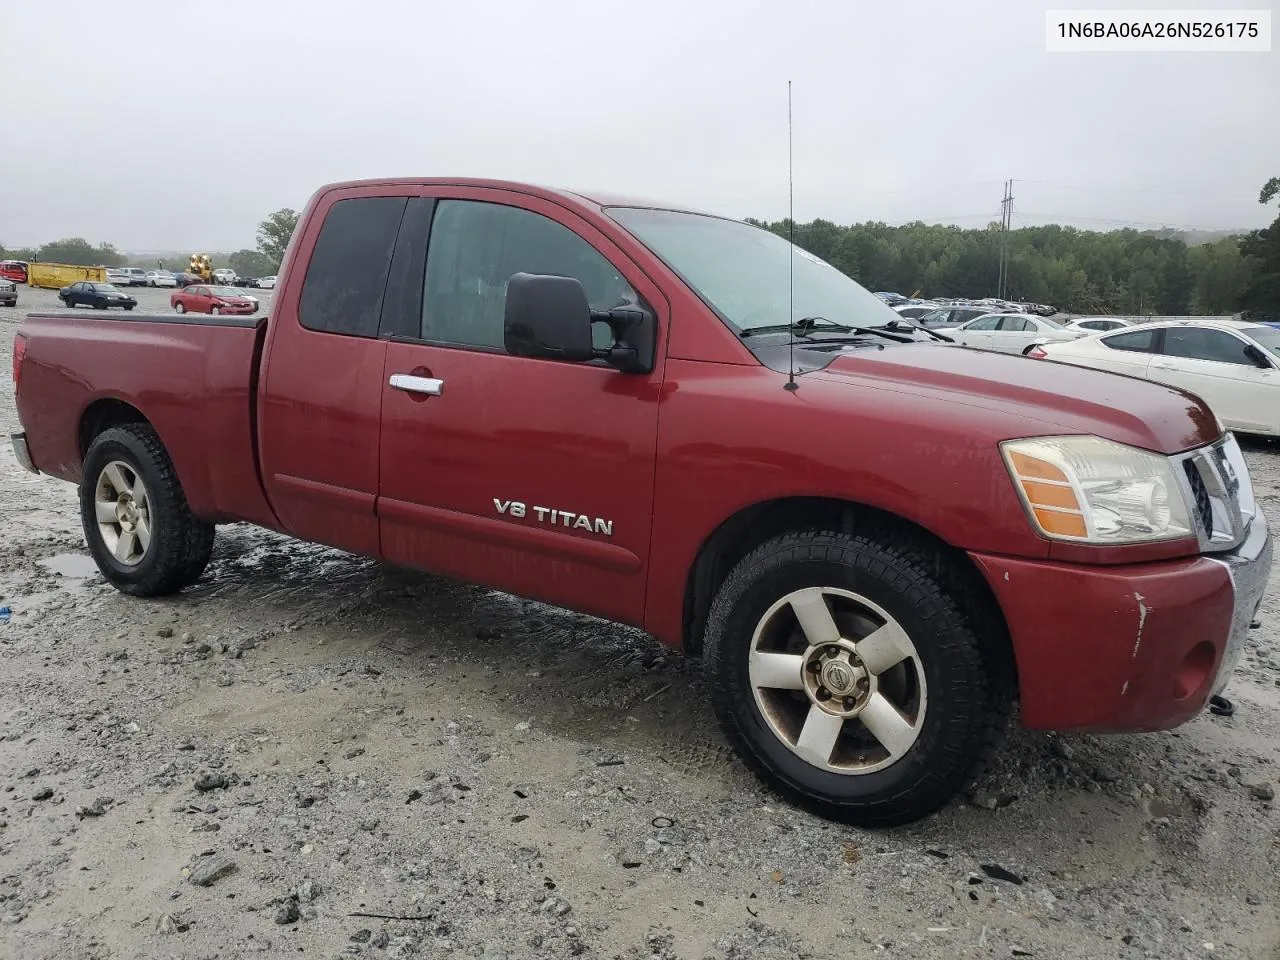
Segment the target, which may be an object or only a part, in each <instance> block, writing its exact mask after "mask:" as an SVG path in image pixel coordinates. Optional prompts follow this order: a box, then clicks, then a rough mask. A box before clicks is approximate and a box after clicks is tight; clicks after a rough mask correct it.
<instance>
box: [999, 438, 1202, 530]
mask: <svg viewBox="0 0 1280 960" xmlns="http://www.w3.org/2000/svg"><path fill="white" fill-rule="evenodd" d="M1000 449H1001V452H1003V454H1004V459H1005V463H1006V465H1007V466H1008V467H1009V473H1010V474H1011V475H1012V477H1013V482H1014V486H1015V487H1017V489H1018V494H1019V496H1020V497H1021V498H1022V502H1023V503H1024V504H1025V505H1026V507H1027V512H1028V514H1029V515H1030V516H1031V519H1032V522H1033V523H1034V524H1035V525H1036V528H1037V529H1038V530H1039V531H1040V533H1042V534H1044V535H1045V536H1046V537H1050V538H1052V539H1054V540H1074V541H1082V542H1086V543H1098V544H1111V543H1144V542H1148V541H1152V540H1172V539H1176V538H1178V537H1187V536H1191V535H1192V526H1191V518H1190V515H1189V512H1188V509H1187V504H1186V502H1185V501H1184V499H1183V497H1182V493H1181V492H1180V489H1179V487H1178V483H1177V480H1176V479H1175V477H1174V473H1173V465H1172V463H1171V462H1170V461H1169V459H1168V458H1167V457H1162V456H1160V455H1159V454H1155V453H1150V452H1148V451H1146V450H1139V449H1137V448H1136V447H1130V446H1126V445H1125V444H1123V443H1115V442H1114V441H1111V440H1104V439H1102V438H1101V437H1083V436H1077V437H1037V438H1035V439H1031V440H1007V441H1005V442H1004V443H1002V444H1001V445H1000Z"/></svg>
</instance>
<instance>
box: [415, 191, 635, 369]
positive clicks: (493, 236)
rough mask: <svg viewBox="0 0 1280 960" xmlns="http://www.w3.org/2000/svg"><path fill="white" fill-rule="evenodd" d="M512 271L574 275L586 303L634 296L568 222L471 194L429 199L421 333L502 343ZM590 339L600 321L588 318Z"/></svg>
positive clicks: (603, 335)
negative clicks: (430, 213) (432, 215)
mask: <svg viewBox="0 0 1280 960" xmlns="http://www.w3.org/2000/svg"><path fill="white" fill-rule="evenodd" d="M516 273H536V274H550V275H553V276H559V277H573V278H574V279H576V280H579V281H581V283H582V286H583V289H584V290H585V291H586V294H587V300H588V302H589V303H590V304H591V306H592V308H593V309H596V310H608V309H610V308H611V307H617V306H622V305H624V304H634V303H638V302H639V297H638V296H637V295H636V292H635V291H634V290H633V289H632V288H631V285H630V284H629V283H627V281H626V280H625V279H623V277H622V275H621V274H620V273H619V272H618V271H617V270H616V269H615V268H614V266H613V264H611V263H610V262H609V261H608V260H606V259H605V258H604V256H603V255H601V253H600V252H599V251H598V250H596V249H595V248H594V247H593V246H591V244H589V243H587V241H586V240H584V239H582V237H580V236H578V235H577V234H576V233H574V232H573V231H572V230H570V229H569V228H568V227H566V226H564V225H563V224H560V223H557V222H556V221H554V220H552V219H550V218H548V217H544V216H543V215H542V214H539V213H533V212H532V211H529V210H522V209H520V208H519V207H511V206H506V205H505V204H499V203H488V202H483V201H475V200H441V201H440V202H439V203H438V204H437V205H436V212H435V219H434V220H433V222H432V226H431V242H430V245H429V246H428V248H427V273H426V290H425V293H424V295H423V301H422V333H421V336H422V339H423V340H429V341H434V342H440V343H449V344H457V345H459V346H468V347H480V348H486V349H490V350H503V349H504V347H503V321H504V316H505V312H506V298H507V281H508V280H510V279H511V277H512V275H513V274H516ZM592 333H593V336H594V337H595V340H596V346H598V347H606V346H608V345H609V343H608V328H607V325H605V324H593V331H592Z"/></svg>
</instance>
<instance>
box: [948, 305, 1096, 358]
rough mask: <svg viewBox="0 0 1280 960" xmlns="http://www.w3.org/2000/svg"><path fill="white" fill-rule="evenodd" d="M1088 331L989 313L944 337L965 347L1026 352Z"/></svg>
mask: <svg viewBox="0 0 1280 960" xmlns="http://www.w3.org/2000/svg"><path fill="white" fill-rule="evenodd" d="M1088 333H1089V331H1088V330H1072V329H1069V328H1067V327H1064V326H1063V325H1062V324H1060V323H1058V321H1056V320H1050V319H1048V318H1047V317H1037V316H1036V315H1035V314H1032V313H989V314H986V315H985V316H981V317H976V318H974V319H973V320H970V321H969V322H968V323H965V324H962V325H961V326H959V327H956V328H955V329H954V330H948V331H947V336H949V337H951V339H953V340H954V341H955V342H956V343H958V344H960V345H961V346H965V347H976V348H977V349H979V350H994V351H996V352H997V353H1026V352H1027V351H1029V350H1030V349H1031V347H1032V345H1033V344H1037V343H1046V342H1048V341H1055V340H1073V339H1075V338H1077V337H1083V336H1086V335H1088Z"/></svg>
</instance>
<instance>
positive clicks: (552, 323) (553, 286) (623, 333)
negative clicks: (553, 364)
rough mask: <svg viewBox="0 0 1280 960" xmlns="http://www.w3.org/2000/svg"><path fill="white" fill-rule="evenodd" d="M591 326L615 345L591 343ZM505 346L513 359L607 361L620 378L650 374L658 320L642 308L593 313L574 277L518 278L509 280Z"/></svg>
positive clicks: (528, 275)
mask: <svg viewBox="0 0 1280 960" xmlns="http://www.w3.org/2000/svg"><path fill="white" fill-rule="evenodd" d="M592 323H607V324H608V325H609V327H610V329H611V331H612V333H613V345H612V346H610V347H607V348H605V349H597V348H596V347H595V346H594V345H593V344H592V338H591V325H592ZM503 345H504V346H505V347H506V349H507V353H509V354H511V355H512V356H516V357H541V358H543V359H547V360H564V361H568V362H570V363H585V362H586V361H588V360H605V361H607V362H608V363H609V364H610V366H613V367H617V368H618V369H619V370H621V371H622V372H623V373H649V372H650V371H652V370H653V356H654V350H655V347H656V345H657V321H656V320H655V319H654V317H653V314H652V313H650V312H649V311H648V310H647V309H645V308H643V307H623V308H616V309H613V310H607V311H593V310H592V309H591V305H590V303H588V301H587V294H586V291H585V290H584V289H583V287H582V283H581V282H580V281H579V280H576V279H574V278H573V277H555V276H549V275H544V274H532V273H517V274H515V275H514V276H512V277H511V279H510V280H508V281H507V302H506V312H505V317H504V322H503Z"/></svg>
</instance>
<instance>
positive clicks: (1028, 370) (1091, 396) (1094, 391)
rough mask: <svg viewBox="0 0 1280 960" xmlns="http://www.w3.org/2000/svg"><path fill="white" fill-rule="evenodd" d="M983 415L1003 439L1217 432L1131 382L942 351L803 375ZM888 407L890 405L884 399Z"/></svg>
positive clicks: (868, 356)
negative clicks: (1065, 434) (1070, 435)
mask: <svg viewBox="0 0 1280 960" xmlns="http://www.w3.org/2000/svg"><path fill="white" fill-rule="evenodd" d="M809 377H816V378H821V379H826V380H830V381H834V382H846V383H849V384H850V385H854V384H859V385H862V386H864V387H867V388H871V389H874V390H877V391H882V392H885V393H890V392H893V393H898V394H910V395H914V396H918V397H922V398H928V399H932V400H936V401H938V402H941V403H950V404H963V405H966V406H968V407H971V408H978V409H981V410H982V411H985V415H984V416H983V418H982V419H983V420H984V421H985V422H986V423H987V424H988V425H991V424H992V423H993V418H994V420H995V421H996V425H994V429H995V430H996V432H1004V433H1005V435H1006V436H1005V438H1006V439H1007V438H1010V437H1020V436H1031V435H1037V434H1038V435H1048V434H1053V433H1068V434H1077V433H1079V434H1094V435H1096V436H1100V437H1105V438H1107V439H1109V440H1115V441H1116V442H1118V443H1127V444H1130V445H1132V446H1136V447H1141V448H1143V449H1146V450H1154V451H1157V452H1160V453H1166V454H1169V453H1178V452H1181V451H1183V450H1188V449H1190V448H1192V447H1198V446H1203V445H1204V444H1207V443H1212V442H1213V441H1214V440H1216V439H1217V438H1218V437H1219V436H1221V434H1222V429H1221V427H1220V425H1219V423H1218V420H1217V417H1215V416H1214V414H1213V412H1212V411H1210V409H1209V408H1208V406H1206V405H1205V403H1204V401H1203V400H1201V399H1200V398H1199V397H1196V396H1194V395H1192V394H1190V393H1187V392H1185V391H1183V390H1178V389H1176V388H1173V387H1167V386H1163V385H1161V384H1155V383H1151V382H1150V381H1147V380H1139V379H1137V378H1134V377H1127V376H1122V375H1120V374H1115V373H1108V372H1104V371H1100V370H1089V369H1086V368H1084V367H1078V366H1072V365H1069V364H1064V363H1055V362H1053V361H1050V360H1033V359H1031V358H1029V357H1015V356H1010V355H1008V354H999V353H992V352H989V351H982V350H971V349H966V348H963V347H953V346H949V345H942V344H911V345H906V346H902V347H892V348H886V349H883V350H871V349H866V348H863V349H859V350H853V351H847V352H841V353H840V354H839V355H838V356H837V357H836V359H835V360H833V361H832V362H831V363H830V364H829V365H828V366H826V367H825V368H823V369H822V370H821V371H815V372H813V373H810V374H808V375H807V376H806V379H808V378H809ZM885 402H886V403H891V402H892V400H891V399H890V398H888V397H886V398H885Z"/></svg>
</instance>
